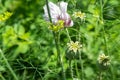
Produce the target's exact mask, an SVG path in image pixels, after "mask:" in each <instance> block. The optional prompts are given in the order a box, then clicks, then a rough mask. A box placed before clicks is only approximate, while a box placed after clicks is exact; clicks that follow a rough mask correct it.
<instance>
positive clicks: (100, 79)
mask: <svg viewBox="0 0 120 80" xmlns="http://www.w3.org/2000/svg"><path fill="white" fill-rule="evenodd" d="M99 80H102V72H101V71H100V72H99Z"/></svg>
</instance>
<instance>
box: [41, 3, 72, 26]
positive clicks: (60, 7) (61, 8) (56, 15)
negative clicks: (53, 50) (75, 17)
mask: <svg viewBox="0 0 120 80" xmlns="http://www.w3.org/2000/svg"><path fill="white" fill-rule="evenodd" d="M48 5H49V9H50V15H51V18H52V23H53V24H55V25H56V23H57V22H58V21H59V20H63V21H64V26H65V27H68V26H73V21H72V20H71V18H70V16H69V14H68V13H67V5H68V3H66V2H63V1H61V2H59V3H58V4H57V5H56V4H54V3H52V2H49V3H48ZM43 8H44V13H45V14H44V18H45V20H47V21H49V16H48V11H47V6H46V5H45V6H44V7H43Z"/></svg>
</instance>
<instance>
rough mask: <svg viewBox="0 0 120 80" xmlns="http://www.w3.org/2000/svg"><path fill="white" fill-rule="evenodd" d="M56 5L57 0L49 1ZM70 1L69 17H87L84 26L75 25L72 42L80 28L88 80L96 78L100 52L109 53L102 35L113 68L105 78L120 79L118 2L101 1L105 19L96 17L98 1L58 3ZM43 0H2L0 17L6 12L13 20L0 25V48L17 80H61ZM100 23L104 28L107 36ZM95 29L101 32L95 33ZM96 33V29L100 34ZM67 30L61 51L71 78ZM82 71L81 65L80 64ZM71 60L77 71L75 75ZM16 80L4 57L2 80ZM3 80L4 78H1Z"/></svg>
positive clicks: (0, 66)
mask: <svg viewBox="0 0 120 80" xmlns="http://www.w3.org/2000/svg"><path fill="white" fill-rule="evenodd" d="M49 1H52V2H54V3H57V0H49ZM60 1H66V2H68V13H69V14H70V15H71V16H72V14H73V13H74V12H75V11H82V12H84V13H86V20H85V22H84V24H80V25H79V22H80V20H79V19H77V20H75V19H74V17H72V19H73V21H74V26H73V27H72V28H68V31H69V33H70V36H71V38H72V40H73V41H75V40H77V37H76V35H78V34H77V32H76V29H77V27H80V28H81V33H82V41H81V43H82V44H83V51H82V54H83V55H82V59H83V65H84V80H97V77H98V75H99V74H98V66H97V58H98V55H99V53H100V52H101V51H102V52H104V53H105V54H106V49H105V43H104V38H103V37H104V36H105V37H106V43H107V47H108V51H109V54H107V55H109V56H110V59H111V65H110V68H109V69H108V70H107V71H105V72H104V73H103V80H120V1H119V0H103V14H102V15H103V20H104V21H102V20H101V18H100V20H98V19H97V18H96V17H93V15H100V16H101V9H100V0H60ZM45 4H46V3H45V0H0V14H3V13H4V12H6V11H8V12H11V13H12V16H11V17H10V18H9V19H7V20H6V21H0V48H1V49H2V50H3V51H4V54H5V56H6V58H7V60H8V61H9V63H10V65H11V66H12V68H13V70H14V71H15V73H16V75H17V76H18V78H19V80H62V79H61V68H60V66H59V65H57V64H56V61H57V51H56V48H55V43H54V38H53V35H52V32H51V31H50V30H49V29H48V26H49V24H47V23H46V21H45V20H44V18H43V14H44V10H43V6H44V5H45ZM101 25H102V26H104V28H105V34H104V35H103V31H102V28H101ZM96 28H97V29H96ZM96 30H97V31H96ZM68 42H69V40H68V37H67V33H66V31H65V30H62V31H61V32H60V44H59V45H60V50H61V54H62V58H63V64H64V69H65V71H66V78H67V80H72V79H71V77H70V73H69V68H68V59H67V58H66V53H65V52H66V50H67V45H66V44H67V43H68ZM78 69H79V70H78V71H79V73H80V70H81V68H80V62H79V61H78ZM75 72H76V71H75V67H74V62H73V73H74V76H75V77H76V73H75ZM2 77H4V78H5V79H6V80H13V77H12V76H11V73H10V72H9V70H8V69H7V68H6V64H5V62H4V60H3V58H2V57H1V55H0V78H1V79H0V80H2V79H3V78H2ZM3 80H4V79H3Z"/></svg>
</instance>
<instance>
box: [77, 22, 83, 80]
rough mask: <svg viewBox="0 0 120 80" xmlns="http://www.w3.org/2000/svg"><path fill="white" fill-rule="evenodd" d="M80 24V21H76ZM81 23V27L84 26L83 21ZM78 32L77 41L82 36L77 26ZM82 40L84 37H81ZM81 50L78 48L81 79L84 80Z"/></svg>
mask: <svg viewBox="0 0 120 80" xmlns="http://www.w3.org/2000/svg"><path fill="white" fill-rule="evenodd" d="M78 24H80V23H78ZM81 24H82V27H83V26H84V24H83V22H81ZM78 32H79V38H78V40H79V42H80V41H81V38H82V32H81V28H80V27H79V29H78ZM83 40H84V38H82V41H83ZM81 50H82V48H81ZM81 50H79V61H80V66H81V80H84V75H83V74H84V69H83V61H82V53H81Z"/></svg>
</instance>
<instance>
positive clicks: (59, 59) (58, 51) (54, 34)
mask: <svg viewBox="0 0 120 80" xmlns="http://www.w3.org/2000/svg"><path fill="white" fill-rule="evenodd" d="M46 6H47V11H48V15H49V20H50V22H51V23H52V18H51V15H50V9H49V5H48V0H46ZM53 36H54V40H55V46H56V49H57V53H58V61H59V63H60V66H61V68H62V76H63V80H66V77H65V71H64V67H63V63H62V60H61V54H60V49H59V42H58V34H57V33H55V32H53Z"/></svg>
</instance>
